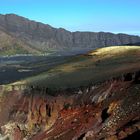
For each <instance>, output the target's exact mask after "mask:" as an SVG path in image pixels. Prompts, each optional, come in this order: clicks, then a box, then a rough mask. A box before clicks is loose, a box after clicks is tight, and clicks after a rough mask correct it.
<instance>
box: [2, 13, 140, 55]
mask: <svg viewBox="0 0 140 140" xmlns="http://www.w3.org/2000/svg"><path fill="white" fill-rule="evenodd" d="M0 31H1V32H4V33H6V34H8V35H9V36H12V37H14V38H16V39H17V40H20V41H21V42H23V44H24V43H25V44H26V45H27V47H25V45H21V47H20V45H19V47H20V48H21V50H22V49H23V48H24V49H25V48H27V52H28V53H33V54H37V53H46V52H48V51H54V50H65V49H71V48H74V49H77V48H78V49H83V48H90V49H94V48H100V47H107V46H116V45H117V46H118V45H126V44H135V43H138V42H140V37H139V36H136V35H134V36H133V35H127V34H121V33H119V34H113V33H109V32H80V31H76V32H70V31H68V30H66V29H63V28H54V27H52V26H50V25H48V24H44V23H41V22H36V21H34V20H29V19H28V18H24V17H22V16H18V15H16V14H5V15H2V14H0ZM0 35H1V33H0ZM0 43H1V42H0ZM11 44H13V42H12V41H11ZM2 48H4V47H3V46H2V45H0V49H1V50H3V49H2ZM28 48H31V49H30V51H28ZM9 49H10V48H9ZM31 50H33V52H32V51H31ZM21 52H22V51H21ZM15 53H16V50H15Z"/></svg>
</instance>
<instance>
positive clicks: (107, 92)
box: [0, 71, 140, 140]
mask: <svg viewBox="0 0 140 140" xmlns="http://www.w3.org/2000/svg"><path fill="white" fill-rule="evenodd" d="M0 92H1V93H3V94H1V97H0V107H1V109H0V113H1V114H2V115H0V128H1V131H0V132H1V134H2V136H3V137H5V138H6V137H7V138H8V137H9V138H10V139H11V140H24V139H26V140H46V139H47V140H66V139H67V140H72V139H75V140H76V139H77V140H82V139H83V140H90V139H92V140H102V139H107V140H109V139H110V138H112V139H111V140H113V139H115V140H121V139H124V138H125V137H127V136H129V135H131V134H132V133H134V132H139V130H140V116H139V114H140V96H139V94H140V72H139V71H136V72H133V73H132V72H131V73H126V74H124V75H122V76H119V77H117V78H115V77H114V78H112V79H111V80H108V81H105V82H103V83H101V84H98V85H90V86H87V87H83V88H79V89H74V90H73V91H72V90H71V91H69V90H64V91H61V90H60V91H57V92H58V93H57V94H56V95H57V96H52V95H51V94H50V93H48V91H47V90H46V89H45V88H44V89H39V88H38V87H34V88H27V87H26V88H25V87H24V90H23V89H22V88H21V87H20V88H19V87H11V89H10V88H8V89H6V88H5V87H4V86H1V87H0ZM68 93H70V94H68ZM124 97H125V98H124Z"/></svg>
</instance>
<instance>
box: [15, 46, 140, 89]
mask: <svg viewBox="0 0 140 140" xmlns="http://www.w3.org/2000/svg"><path fill="white" fill-rule="evenodd" d="M138 68H140V47H137V46H127V47H122V46H120V47H118V46H117V47H108V48H101V49H97V50H95V51H92V52H90V53H89V54H87V55H80V56H75V57H72V58H71V60H69V61H67V62H66V63H65V64H62V65H59V66H57V67H55V68H53V69H51V70H49V71H47V72H44V73H41V74H39V75H37V76H33V77H29V78H27V79H24V80H22V81H18V82H16V83H14V84H27V85H37V86H45V87H49V88H53V89H55V88H67V87H68V88H70V87H79V86H84V85H87V84H91V83H92V84H93V83H98V82H100V81H102V80H105V79H107V78H110V77H111V76H117V75H120V74H122V73H125V72H130V71H133V70H136V69H138Z"/></svg>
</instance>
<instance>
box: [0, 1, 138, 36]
mask: <svg viewBox="0 0 140 140" xmlns="http://www.w3.org/2000/svg"><path fill="white" fill-rule="evenodd" d="M0 13H1V14H6V13H15V14H18V15H21V16H25V17H27V18H30V19H33V20H36V21H40V22H43V23H47V24H50V25H51V26H54V27H57V28H59V27H62V28H65V29H68V30H70V31H77V30H80V31H97V32H98V31H108V32H116V33H117V32H123V33H129V34H139V35H140V0H1V1H0Z"/></svg>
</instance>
